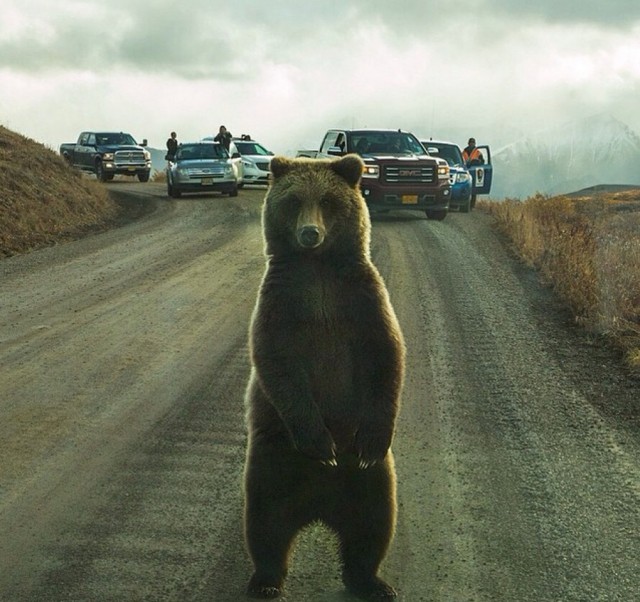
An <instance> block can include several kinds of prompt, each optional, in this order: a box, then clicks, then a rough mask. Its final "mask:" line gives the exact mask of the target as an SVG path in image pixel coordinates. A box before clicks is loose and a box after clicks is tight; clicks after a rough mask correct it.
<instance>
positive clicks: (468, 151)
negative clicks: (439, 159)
mask: <svg viewBox="0 0 640 602" xmlns="http://www.w3.org/2000/svg"><path fill="white" fill-rule="evenodd" d="M462 159H463V161H464V163H465V165H482V164H483V163H484V157H483V156H482V153H481V152H480V151H479V150H478V148H477V147H476V139H475V138H469V142H468V143H467V146H466V147H465V149H464V150H463V151H462Z"/></svg>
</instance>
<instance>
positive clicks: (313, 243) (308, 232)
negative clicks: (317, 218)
mask: <svg viewBox="0 0 640 602" xmlns="http://www.w3.org/2000/svg"><path fill="white" fill-rule="evenodd" d="M298 241H299V242H300V244H301V245H302V246H303V247H306V248H308V249H313V248H314V247H317V246H318V245H319V244H320V243H321V242H322V237H321V236H320V228H318V226H303V227H302V228H300V230H299V231H298Z"/></svg>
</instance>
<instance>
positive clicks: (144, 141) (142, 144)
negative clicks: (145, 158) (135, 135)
mask: <svg viewBox="0 0 640 602" xmlns="http://www.w3.org/2000/svg"><path fill="white" fill-rule="evenodd" d="M140 146H147V139H146V138H143V139H142V142H141V143H140Z"/></svg>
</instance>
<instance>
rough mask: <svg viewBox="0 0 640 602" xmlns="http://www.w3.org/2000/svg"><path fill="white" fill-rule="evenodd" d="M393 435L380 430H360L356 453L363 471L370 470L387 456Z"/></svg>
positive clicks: (357, 436)
mask: <svg viewBox="0 0 640 602" xmlns="http://www.w3.org/2000/svg"><path fill="white" fill-rule="evenodd" d="M391 438H392V433H389V432H387V431H385V430H380V429H366V428H365V429H363V428H361V429H359V430H358V433H357V434H356V452H357V454H358V458H359V460H360V461H359V467H360V468H361V469H363V470H364V469H366V468H369V467H370V466H373V465H374V464H376V463H377V462H380V461H381V460H383V459H384V457H385V456H386V455H387V451H388V450H389V447H390V446H391Z"/></svg>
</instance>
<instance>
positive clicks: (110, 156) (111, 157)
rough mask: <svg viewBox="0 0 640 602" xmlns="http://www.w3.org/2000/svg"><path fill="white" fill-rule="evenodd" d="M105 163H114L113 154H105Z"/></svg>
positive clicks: (103, 157) (103, 156) (103, 158)
mask: <svg viewBox="0 0 640 602" xmlns="http://www.w3.org/2000/svg"><path fill="white" fill-rule="evenodd" d="M102 160H103V161H113V153H104V154H103V155H102Z"/></svg>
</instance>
